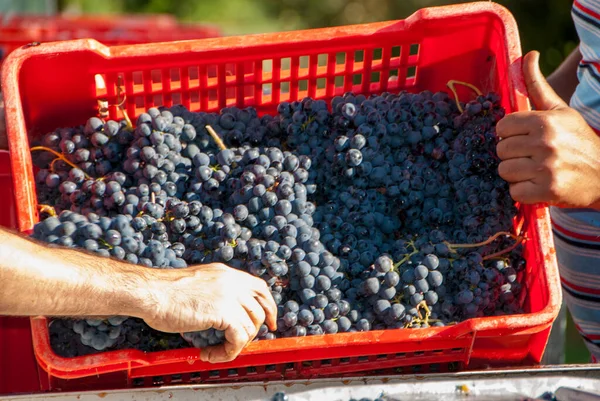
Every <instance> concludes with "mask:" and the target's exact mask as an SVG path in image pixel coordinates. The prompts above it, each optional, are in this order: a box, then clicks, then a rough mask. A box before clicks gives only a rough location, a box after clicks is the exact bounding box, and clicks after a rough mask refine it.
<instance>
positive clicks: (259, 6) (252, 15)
mask: <svg viewBox="0 0 600 401" xmlns="http://www.w3.org/2000/svg"><path fill="white" fill-rule="evenodd" d="M468 2H469V1H460V0H458V1H457V0H101V1H98V0H58V8H59V10H61V11H67V12H85V13H97V12H98V13H115V12H119V13H168V14H173V15H175V16H177V17H178V18H179V19H180V20H181V21H188V22H210V23H214V24H218V25H219V26H220V27H221V28H222V29H223V31H224V33H225V34H227V35H236V34H246V33H261V32H274V31H282V30H295V29H305V28H320V27H327V26H335V25H347V24H359V23H365V22H373V21H385V20H393V19H402V18H405V17H407V16H408V15H410V14H412V13H413V12H414V11H415V10H417V9H419V8H423V7H430V6H437V5H445V4H456V3H468ZM497 3H499V4H502V5H504V6H506V7H507V8H508V9H509V10H510V11H511V12H512V13H513V14H514V16H515V18H516V20H517V23H518V25H519V29H520V32H521V40H522V43H523V48H524V50H532V49H535V50H539V51H540V52H541V53H542V60H541V64H542V69H543V71H544V72H545V73H549V72H551V71H552V70H553V69H554V68H556V67H557V66H558V65H559V64H560V63H561V61H562V60H563V59H564V57H565V56H566V55H567V54H568V53H569V52H571V50H572V49H573V48H574V47H575V46H576V44H577V34H576V32H575V29H574V27H573V23H572V20H571V15H570V12H571V5H572V0H498V1H497Z"/></svg>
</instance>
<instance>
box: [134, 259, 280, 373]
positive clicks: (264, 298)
mask: <svg viewBox="0 0 600 401" xmlns="http://www.w3.org/2000/svg"><path fill="white" fill-rule="evenodd" d="M153 272H155V274H153V276H152V277H153V279H151V285H150V293H151V298H152V299H153V301H152V302H150V303H149V304H148V308H147V311H146V312H144V313H143V314H144V315H145V316H141V317H142V318H143V319H144V320H145V321H146V323H148V324H149V325H150V326H152V327H153V328H155V329H157V330H160V331H164V332H171V333H182V332H188V331H200V330H206V329H209V328H214V329H217V330H223V331H225V343H224V344H223V345H220V346H213V347H207V348H205V349H203V350H202V352H201V356H200V357H201V359H202V360H203V361H208V362H212V363H215V362H228V361H231V360H233V359H235V358H236V357H237V356H238V354H239V353H240V352H241V351H242V349H243V348H244V347H245V346H246V345H247V344H248V343H249V342H251V341H252V340H253V339H254V337H256V334H257V333H258V330H259V328H260V326H261V325H262V324H263V323H265V322H266V324H267V326H268V327H269V328H270V329H271V330H275V329H276V328H277V305H275V302H274V300H273V297H272V296H271V293H270V291H269V288H268V287H267V284H266V283H265V281H264V280H262V279H260V278H257V277H254V276H252V275H250V274H248V273H244V272H242V271H239V270H236V269H232V268H230V267H227V266H225V265H223V264H220V263H213V264H209V265H204V266H193V267H189V268H187V269H177V270H153Z"/></svg>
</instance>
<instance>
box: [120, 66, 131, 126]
mask: <svg viewBox="0 0 600 401" xmlns="http://www.w3.org/2000/svg"><path fill="white" fill-rule="evenodd" d="M121 95H123V98H122V99H121V101H120V102H119V103H118V104H117V105H116V106H117V107H118V108H119V110H121V113H123V117H124V118H125V121H127V129H128V130H129V131H133V124H132V123H131V119H130V118H129V114H127V110H125V101H126V100H127V94H123V77H122V76H119V81H118V84H117V96H118V98H117V100H118V99H119V98H121Z"/></svg>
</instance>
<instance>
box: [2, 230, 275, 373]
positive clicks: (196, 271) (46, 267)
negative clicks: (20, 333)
mask: <svg viewBox="0 0 600 401" xmlns="http://www.w3.org/2000/svg"><path fill="white" fill-rule="evenodd" d="M0 283H1V288H2V290H1V291H0V315H13V316H36V315H44V316H77V317H85V316H88V317H90V316H114V315H120V316H133V317H139V318H142V319H144V320H145V321H146V323H148V324H149V325H150V326H152V327H153V328H155V329H157V330H160V331H164V332H171V333H180V332H189V331H199V330H206V329H209V328H215V329H217V330H223V331H225V340H226V341H225V343H224V344H223V345H222V346H214V347H207V348H204V349H203V350H202V353H201V359H202V360H204V361H209V362H225V361H230V360H232V359H234V358H235V357H236V356H237V355H238V354H239V353H240V352H241V350H242V349H243V348H244V347H245V346H246V345H247V344H248V343H249V342H250V341H252V339H254V337H255V336H256V334H257V332H258V330H259V328H260V326H261V325H262V324H263V322H264V323H266V324H267V325H268V326H269V327H270V328H271V330H274V329H275V327H276V315H277V307H276V305H275V303H274V301H273V298H272V296H271V294H270V292H269V290H268V288H267V285H266V283H265V281H264V280H261V279H259V278H255V277H253V276H251V275H249V274H247V273H245V272H242V271H239V270H236V269H232V268H229V267H227V266H225V265H222V264H220V263H212V264H208V265H203V266H192V267H190V268H187V269H147V268H143V267H140V266H136V265H132V264H127V263H124V262H120V261H118V260H114V259H108V258H100V257H97V256H93V255H90V254H88V253H85V252H79V251H74V250H70V249H63V248H59V247H51V246H47V245H42V244H39V243H37V242H33V241H31V240H28V239H25V238H23V237H21V236H19V235H17V234H14V233H11V232H9V231H7V230H5V229H0Z"/></svg>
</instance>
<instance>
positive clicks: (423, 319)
mask: <svg viewBox="0 0 600 401" xmlns="http://www.w3.org/2000/svg"><path fill="white" fill-rule="evenodd" d="M416 308H417V314H418V317H415V318H413V319H412V320H411V321H410V322H407V323H406V324H405V325H404V328H405V329H407V328H409V327H410V326H411V325H412V324H413V323H417V324H423V323H425V324H429V316H431V309H429V306H427V302H425V301H421V302H419V304H418V305H417V306H416ZM421 309H423V310H425V317H423V315H421Z"/></svg>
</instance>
